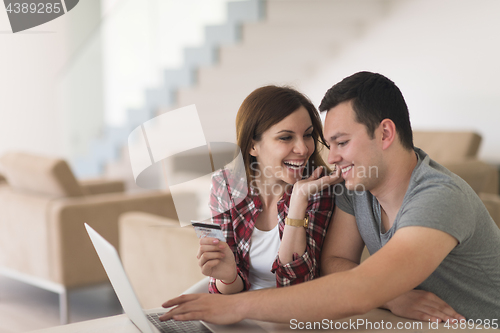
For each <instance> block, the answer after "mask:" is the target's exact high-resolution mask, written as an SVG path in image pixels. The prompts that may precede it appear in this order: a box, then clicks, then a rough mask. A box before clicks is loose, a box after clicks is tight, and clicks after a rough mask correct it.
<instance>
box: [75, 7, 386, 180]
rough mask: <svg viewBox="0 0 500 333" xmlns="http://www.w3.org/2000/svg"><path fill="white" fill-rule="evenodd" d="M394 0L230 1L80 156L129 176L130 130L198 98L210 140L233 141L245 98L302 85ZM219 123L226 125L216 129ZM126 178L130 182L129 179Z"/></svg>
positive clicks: (89, 165)
mask: <svg viewBox="0 0 500 333" xmlns="http://www.w3.org/2000/svg"><path fill="white" fill-rule="evenodd" d="M392 2H393V0H267V1H263V0H247V1H242V2H230V3H228V21H227V23H226V24H224V25H222V26H211V27H207V28H206V41H205V45H203V46H202V47H199V48H190V49H186V50H185V64H184V66H183V67H182V68H180V69H177V70H166V71H165V73H164V80H163V83H162V84H161V86H159V87H156V88H154V89H149V90H147V91H146V92H145V94H146V101H147V102H146V104H145V105H144V107H143V108H141V109H135V110H129V112H128V121H127V125H126V126H124V127H123V128H107V129H106V130H105V131H104V133H103V137H102V138H101V139H100V140H98V141H97V142H95V143H94V144H93V149H92V151H93V155H92V156H91V157H90V158H86V159H85V160H83V159H82V160H80V161H77V163H76V167H77V168H81V169H82V170H85V171H86V172H87V173H89V172H90V173H92V172H94V173H96V174H99V173H102V171H103V170H105V173H106V174H109V175H110V176H114V177H117V176H119V177H122V178H129V179H130V178H131V177H132V176H131V175H132V172H131V170H130V162H129V160H128V153H127V148H126V146H127V137H128V134H129V133H130V132H131V131H132V130H133V129H134V128H136V127H137V126H139V125H140V124H142V123H143V122H145V121H147V120H149V119H151V118H153V117H155V116H156V115H158V114H161V113H163V112H168V111H170V110H174V109H177V108H180V107H183V106H186V105H190V104H196V107H197V109H198V113H199V116H200V119H201V123H202V126H203V130H204V133H205V137H206V140H207V141H208V142H214V141H225V142H235V140H236V135H235V128H234V127H235V125H234V123H235V118H236V113H237V111H238V108H239V106H240V104H241V102H242V101H243V99H244V98H245V97H246V96H247V95H248V94H249V93H250V92H251V91H252V90H254V89H255V88H257V87H259V86H262V85H266V84H278V85H290V86H294V87H296V88H298V89H299V90H300V84H301V82H303V81H306V80H307V78H309V77H311V76H312V75H314V74H315V73H316V72H317V71H318V70H320V69H321V65H322V64H323V63H324V62H325V61H327V60H328V61H331V59H334V58H335V57H336V55H337V54H338V53H339V52H341V51H342V48H343V47H345V46H346V45H348V44H349V43H351V42H352V41H353V40H355V39H356V38H358V37H359V36H362V34H363V33H364V32H365V31H367V30H368V29H369V28H370V26H372V25H374V24H376V23H377V22H379V21H380V20H381V19H383V17H384V15H386V14H387V13H388V11H389V10H390V7H391V5H392ZM221 129H223V130H221ZM129 185H131V186H133V180H131V181H130V183H129Z"/></svg>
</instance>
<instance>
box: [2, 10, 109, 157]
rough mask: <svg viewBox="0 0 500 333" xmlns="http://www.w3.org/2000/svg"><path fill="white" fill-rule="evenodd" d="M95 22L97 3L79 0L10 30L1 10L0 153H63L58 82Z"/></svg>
mask: <svg viewBox="0 0 500 333" xmlns="http://www.w3.org/2000/svg"><path fill="white" fill-rule="evenodd" d="M96 4H97V11H96V10H95V9H96V8H95V7H96ZM99 20H100V11H99V2H98V1H80V3H79V4H78V5H77V6H76V7H75V8H74V9H73V10H71V11H70V12H68V13H67V14H65V15H63V16H61V17H59V18H57V19H55V20H53V21H50V22H48V23H45V24H43V25H41V26H38V27H35V28H32V29H29V30H27V31H24V32H19V33H16V34H13V33H12V30H11V28H10V24H9V19H8V17H7V13H6V11H5V10H3V9H0V50H1V51H0V155H2V154H3V153H4V152H6V151H9V150H22V151H28V152H32V153H39V154H45V155H53V156H63V157H68V150H67V146H66V143H67V142H68V140H69V138H68V136H67V134H68V133H67V132H68V130H67V129H68V123H67V121H68V119H67V117H66V115H67V114H68V112H67V111H68V110H66V109H64V108H63V107H61V103H60V100H59V98H58V94H59V92H58V89H59V84H60V82H61V76H62V73H64V72H65V68H66V66H67V64H68V61H69V60H70V59H72V57H73V56H74V55H75V52H76V50H78V48H79V46H80V45H81V44H82V42H83V41H85V40H86V37H87V36H88V34H89V32H90V31H92V29H93V28H94V27H95V25H96V24H98V22H99ZM82 118H84V119H85V117H82ZM86 118H87V119H88V118H89V117H88V115H87V117H86ZM80 125H82V123H80Z"/></svg>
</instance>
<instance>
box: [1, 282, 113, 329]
mask: <svg viewBox="0 0 500 333" xmlns="http://www.w3.org/2000/svg"><path fill="white" fill-rule="evenodd" d="M69 306H70V322H78V321H83V320H89V319H95V318H100V317H107V316H113V315H116V314H120V313H122V308H121V306H120V303H119V302H118V299H117V298H116V295H115V293H114V291H113V289H112V288H111V285H99V286H95V287H90V288H85V289H79V290H75V291H72V292H70V294H69ZM57 325H59V296H58V295H57V294H55V293H52V292H50V291H46V290H43V289H40V288H37V287H33V286H30V285H28V284H25V283H21V282H18V281H15V280H12V279H9V278H6V277H3V276H0V333H18V332H29V331H33V330H39V329H43V328H47V327H52V326H57Z"/></svg>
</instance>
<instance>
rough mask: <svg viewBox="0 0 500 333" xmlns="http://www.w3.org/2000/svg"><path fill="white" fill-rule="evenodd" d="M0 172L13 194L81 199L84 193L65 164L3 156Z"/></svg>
mask: <svg viewBox="0 0 500 333" xmlns="http://www.w3.org/2000/svg"><path fill="white" fill-rule="evenodd" d="M0 169H1V171H2V173H3V175H4V176H5V178H6V179H7V181H8V183H9V185H10V186H11V187H12V188H13V189H14V190H21V191H30V192H36V193H40V194H45V195H53V196H69V197H77V196H83V195H84V191H83V189H82V187H81V186H80V184H79V183H78V181H77V180H76V178H75V176H74V175H73V172H71V169H70V168H69V165H68V164H67V163H66V161H64V160H62V159H58V158H51V157H45V156H37V155H32V154H26V153H17V152H16V153H14V152H11V153H7V154H5V155H4V156H2V157H1V158H0Z"/></svg>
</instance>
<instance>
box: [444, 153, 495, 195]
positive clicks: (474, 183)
mask: <svg viewBox="0 0 500 333" xmlns="http://www.w3.org/2000/svg"><path fill="white" fill-rule="evenodd" d="M443 166H444V167H445V168H447V169H448V170H450V171H451V172H453V173H454V174H456V175H458V176H459V177H460V178H462V179H463V180H465V181H466V182H467V184H469V185H470V187H472V189H473V190H474V191H475V192H476V193H492V194H498V170H497V168H496V167H495V166H494V165H491V164H488V163H485V162H483V161H480V160H477V159H470V160H464V161H460V162H452V163H446V164H443Z"/></svg>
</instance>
